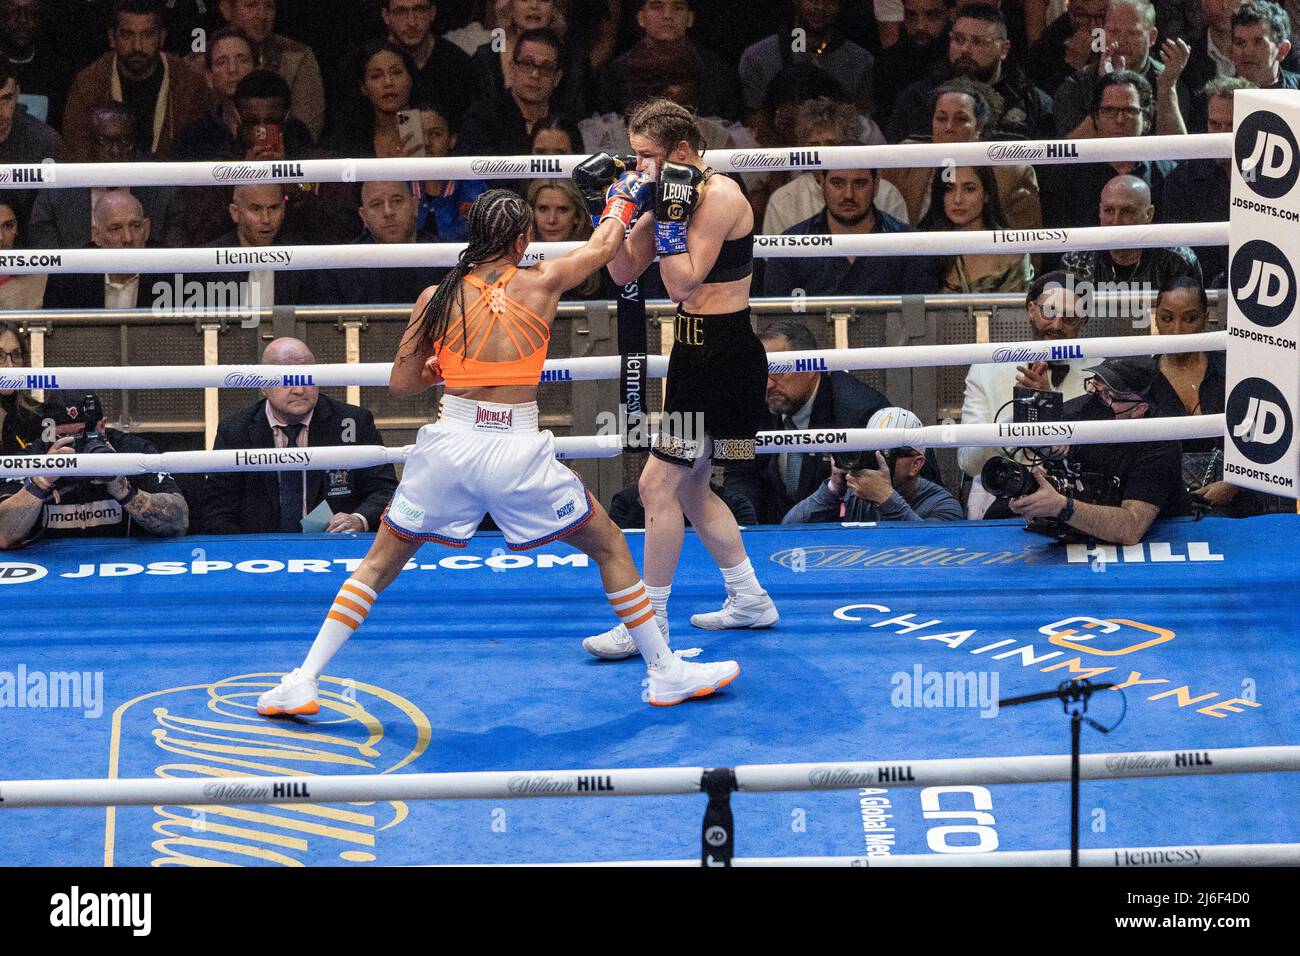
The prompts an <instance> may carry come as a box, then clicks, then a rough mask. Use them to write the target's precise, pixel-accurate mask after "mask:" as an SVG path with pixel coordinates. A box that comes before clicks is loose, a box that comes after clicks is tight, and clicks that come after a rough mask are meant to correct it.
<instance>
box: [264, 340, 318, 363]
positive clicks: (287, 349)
mask: <svg viewBox="0 0 1300 956" xmlns="http://www.w3.org/2000/svg"><path fill="white" fill-rule="evenodd" d="M262 364H263V365H315V364H316V356H315V355H313V354H312V351H311V349H310V348H309V347H308V346H307V343H306V342H304V341H303V340H302V339H295V338H292V337H290V336H288V335H286V336H283V337H281V338H278V339H275V340H274V341H272V342H271V343H270V344H269V345H268V346H267V347H266V350H265V351H263V352H262Z"/></svg>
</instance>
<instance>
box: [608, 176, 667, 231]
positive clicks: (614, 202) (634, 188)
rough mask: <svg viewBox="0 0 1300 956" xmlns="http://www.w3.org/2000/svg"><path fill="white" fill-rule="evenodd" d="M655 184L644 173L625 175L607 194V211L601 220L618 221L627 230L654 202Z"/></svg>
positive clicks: (619, 178)
mask: <svg viewBox="0 0 1300 956" xmlns="http://www.w3.org/2000/svg"><path fill="white" fill-rule="evenodd" d="M654 194H655V182H654V180H653V179H651V178H650V177H648V176H646V175H644V174H643V173H624V174H623V175H622V176H620V177H618V181H617V182H616V183H614V185H612V186H610V187H609V189H608V190H607V191H606V192H605V211H604V212H603V213H601V215H600V218H601V221H602V222H603V221H604V220H606V219H617V220H619V222H621V223H623V228H624V229H626V228H627V227H628V226H630V225H632V220H633V219H635V218H636V217H637V216H639V215H640V214H641V212H642V211H643V210H644V209H646V207H648V206H649V205H650V203H652V202H653V201H654Z"/></svg>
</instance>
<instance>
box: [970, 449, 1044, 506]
mask: <svg viewBox="0 0 1300 956" xmlns="http://www.w3.org/2000/svg"><path fill="white" fill-rule="evenodd" d="M980 480H981V481H983V482H984V487H985V489H987V490H988V492H989V494H991V495H993V496H994V497H995V498H1019V497H1021V496H1023V495H1027V494H1030V493H1032V492H1033V491H1035V490H1037V488H1038V482H1037V481H1036V480H1035V479H1034V475H1033V472H1031V471H1030V470H1029V469H1028V468H1026V467H1025V466H1024V465H1022V464H1020V463H1019V462H1016V461H1012V460H1011V459H1010V458H1001V457H998V458H990V459H989V460H988V461H987V462H985V464H984V468H983V470H982V471H981V472H980Z"/></svg>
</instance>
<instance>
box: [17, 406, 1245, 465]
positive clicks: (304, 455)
mask: <svg viewBox="0 0 1300 956" xmlns="http://www.w3.org/2000/svg"><path fill="white" fill-rule="evenodd" d="M1225 427H1226V426H1225V422H1224V416H1223V415H1196V416H1189V417H1186V418H1150V419H1137V420H1133V421H1085V422H1040V423H1035V424H1022V425H1017V424H1012V423H1010V422H1006V423H1001V424H997V423H990V424H981V425H929V426H926V427H923V428H845V429H839V430H828V431H814V430H811V429H809V430H804V431H779V432H759V433H758V436H757V441H756V442H755V448H754V450H755V452H756V453H758V454H760V455H780V454H783V453H785V452H789V451H792V450H793V451H798V452H799V453H804V452H829V451H862V450H868V451H869V450H876V449H880V450H883V449H887V448H900V447H904V446H908V447H919V448H962V447H967V446H980V447H986V448H1024V447H1030V448H1036V447H1041V446H1046V445H1096V444H1106V443H1110V442H1137V441H1179V440H1181V439H1185V438H1222V437H1223V434H1224V429H1225ZM651 437H652V439H653V436H651ZM414 447H415V446H414V445H404V446H402V447H400V448H398V447H394V448H385V447H384V446H382V445H331V446H319V447H311V448H252V449H223V450H221V451H167V452H161V453H160V454H157V455H144V454H135V453H132V454H123V453H115V452H108V453H105V454H99V455H5V456H3V457H0V479H5V478H25V477H27V476H28V475H50V476H55V475H57V476H70V477H82V478H87V477H96V476H103V475H143V474H147V473H149V472H168V473H171V474H201V473H210V472H230V471H287V470H291V471H297V470H302V471H322V470H326V469H330V470H332V469H338V468H368V467H370V466H372V465H382V464H388V463H393V464H396V463H397V462H401V461H404V460H405V459H406V456H407V455H408V454H410V452H411V450H412V449H413V448H414ZM622 453H623V438H622V436H620V435H573V436H569V437H567V438H566V437H561V438H556V439H555V457H556V458H558V459H561V460H571V459H577V458H616V457H617V456H619V455H621V454H622Z"/></svg>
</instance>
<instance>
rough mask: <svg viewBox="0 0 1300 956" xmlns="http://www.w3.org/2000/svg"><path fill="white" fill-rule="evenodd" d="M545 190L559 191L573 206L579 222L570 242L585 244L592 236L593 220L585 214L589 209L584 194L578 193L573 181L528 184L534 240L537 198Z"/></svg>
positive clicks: (535, 236)
mask: <svg viewBox="0 0 1300 956" xmlns="http://www.w3.org/2000/svg"><path fill="white" fill-rule="evenodd" d="M543 189H558V190H559V191H560V192H562V193H564V195H565V197H566V198H567V199H568V200H569V202H571V203H572V204H573V211H574V216H575V218H576V220H577V222H576V224H575V225H574V228H573V233H574V234H573V235H572V236H570V237H569V238H570V241H576V242H585V241H586V240H587V239H588V238H589V237H590V236H591V220H590V219H588V218H587V216H586V215H585V214H584V210H586V208H587V203H586V200H584V199H583V198H582V193H580V192H578V187H577V186H575V185H574V184H573V180H572V179H534V180H533V181H532V182H530V183H529V184H528V192H527V194H526V198H527V200H528V206H529V208H530V209H532V210H533V232H532V236H533V239H534V240H536V239H537V197H538V195H539V194H540V193H541V191H542V190H543Z"/></svg>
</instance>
